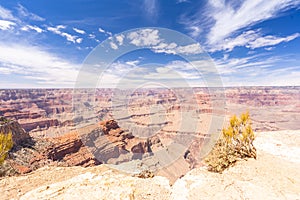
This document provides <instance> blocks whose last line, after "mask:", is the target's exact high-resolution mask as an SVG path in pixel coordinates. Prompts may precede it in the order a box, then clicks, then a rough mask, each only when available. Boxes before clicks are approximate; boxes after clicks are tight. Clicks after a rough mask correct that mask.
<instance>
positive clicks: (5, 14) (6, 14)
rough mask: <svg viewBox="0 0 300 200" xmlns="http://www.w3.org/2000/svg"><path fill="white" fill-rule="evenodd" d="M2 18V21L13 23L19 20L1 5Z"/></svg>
mask: <svg viewBox="0 0 300 200" xmlns="http://www.w3.org/2000/svg"><path fill="white" fill-rule="evenodd" d="M0 18H1V19H6V20H13V21H15V20H17V19H16V18H15V17H14V16H13V15H12V13H11V11H10V10H8V9H6V8H4V7H2V6H1V5H0Z"/></svg>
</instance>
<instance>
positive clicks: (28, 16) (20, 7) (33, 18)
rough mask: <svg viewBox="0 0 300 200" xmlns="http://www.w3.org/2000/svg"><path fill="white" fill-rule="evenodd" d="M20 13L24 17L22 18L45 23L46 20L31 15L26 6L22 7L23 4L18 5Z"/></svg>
mask: <svg viewBox="0 0 300 200" xmlns="http://www.w3.org/2000/svg"><path fill="white" fill-rule="evenodd" d="M17 9H18V12H19V14H20V15H21V16H22V17H27V18H29V19H31V20H34V21H45V19H44V18H42V17H40V16H38V15H36V14H34V13H31V12H29V11H28V10H27V9H26V8H25V7H24V6H22V5H21V4H18V7H17Z"/></svg>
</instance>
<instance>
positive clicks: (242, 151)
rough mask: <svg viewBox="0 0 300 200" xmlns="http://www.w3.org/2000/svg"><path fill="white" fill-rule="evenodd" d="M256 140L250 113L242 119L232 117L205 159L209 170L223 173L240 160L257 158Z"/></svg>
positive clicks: (243, 115)
mask: <svg viewBox="0 0 300 200" xmlns="http://www.w3.org/2000/svg"><path fill="white" fill-rule="evenodd" d="M254 138H255V137H254V133H253V130H252V128H251V120H250V116H249V112H246V113H242V114H241V116H240V118H238V117H237V116H236V115H234V116H232V117H231V119H230V123H229V126H228V128H226V129H225V128H224V129H223V131H222V135H221V137H220V138H219V140H218V141H217V143H216V144H215V146H214V148H213V149H212V151H211V152H210V154H209V155H208V156H207V157H206V159H205V161H206V163H207V164H208V170H209V171H213V172H219V173H221V172H223V171H224V170H225V169H226V168H228V167H229V166H231V165H233V164H234V163H235V162H236V161H238V160H240V159H244V158H256V149H255V147H254V146H253V140H254Z"/></svg>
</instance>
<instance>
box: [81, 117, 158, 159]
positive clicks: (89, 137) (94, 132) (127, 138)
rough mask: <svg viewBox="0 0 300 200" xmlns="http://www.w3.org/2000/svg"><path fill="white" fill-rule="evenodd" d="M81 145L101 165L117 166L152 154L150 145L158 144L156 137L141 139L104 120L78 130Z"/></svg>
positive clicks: (113, 122)
mask: <svg viewBox="0 0 300 200" xmlns="http://www.w3.org/2000/svg"><path fill="white" fill-rule="evenodd" d="M78 132H79V135H80V136H81V138H82V140H83V143H84V144H85V145H86V147H87V148H88V149H89V150H90V151H91V152H93V154H94V155H95V157H96V158H97V159H98V160H99V161H100V162H102V163H109V164H118V163H120V162H122V161H125V160H127V161H129V160H132V159H139V158H141V157H142V156H143V155H144V154H146V153H151V152H152V144H156V146H157V144H158V143H160V140H159V139H158V138H157V137H152V138H147V139H142V138H137V137H134V136H133V135H132V134H131V133H130V132H128V131H126V130H122V129H121V128H120V127H119V125H118V124H117V122H116V121H114V120H106V121H102V122H100V123H99V125H91V126H88V127H84V128H81V129H79V130H78Z"/></svg>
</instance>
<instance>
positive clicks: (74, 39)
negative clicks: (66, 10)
mask: <svg viewBox="0 0 300 200" xmlns="http://www.w3.org/2000/svg"><path fill="white" fill-rule="evenodd" d="M65 28H66V26H64V25H58V26H56V27H47V30H48V31H51V32H52V33H54V34H57V35H60V36H62V37H65V38H66V39H67V40H68V41H70V42H73V43H81V42H82V39H80V38H78V37H77V36H75V35H71V34H69V33H66V32H62V31H61V29H65ZM77 39H79V40H77Z"/></svg>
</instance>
